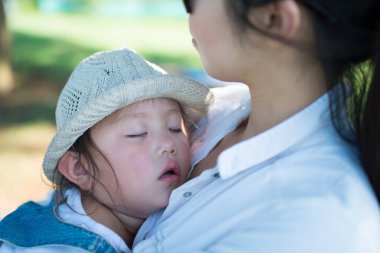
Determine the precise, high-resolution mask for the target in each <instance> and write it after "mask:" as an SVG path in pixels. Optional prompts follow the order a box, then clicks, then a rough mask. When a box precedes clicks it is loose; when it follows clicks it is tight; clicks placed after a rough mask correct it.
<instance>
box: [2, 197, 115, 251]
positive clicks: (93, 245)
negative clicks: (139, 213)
mask: <svg viewBox="0 0 380 253" xmlns="http://www.w3.org/2000/svg"><path fill="white" fill-rule="evenodd" d="M53 203H54V201H53V200H52V201H51V203H50V204H49V205H46V206H43V205H40V204H37V203H35V202H31V201H30V202H27V203H25V204H23V205H22V206H20V207H19V208H18V209H17V210H15V211H14V212H12V213H10V214H9V215H7V216H6V217H5V218H4V219H3V220H1V222H0V247H1V244H2V243H4V242H5V243H8V244H11V245H13V246H15V247H21V248H37V247H46V246H62V247H71V248H72V247H76V248H78V249H82V250H84V251H86V252H109V253H111V252H116V250H115V249H114V248H113V247H112V246H111V245H110V244H109V243H108V242H107V241H106V240H105V239H103V238H102V237H101V236H99V235H97V234H95V233H92V232H90V231H87V230H85V229H82V228H80V227H77V226H74V225H70V224H67V223H64V222H62V221H60V220H59V219H58V218H57V217H56V216H55V215H54V211H53Z"/></svg>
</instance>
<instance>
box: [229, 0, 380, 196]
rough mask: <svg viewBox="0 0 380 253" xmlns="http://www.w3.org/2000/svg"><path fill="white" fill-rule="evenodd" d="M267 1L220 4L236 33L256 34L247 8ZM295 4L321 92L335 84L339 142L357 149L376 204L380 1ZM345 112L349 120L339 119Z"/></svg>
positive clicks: (379, 177) (334, 108) (378, 184)
mask: <svg viewBox="0 0 380 253" xmlns="http://www.w3.org/2000/svg"><path fill="white" fill-rule="evenodd" d="M273 1H275V0H226V4H227V9H228V10H229V11H230V14H231V16H232V17H233V18H234V20H235V21H236V24H237V25H238V27H239V28H240V29H243V30H244V29H247V28H249V29H255V30H258V29H257V28H256V27H255V26H254V24H252V23H251V21H250V19H249V15H248V14H249V12H250V10H251V8H253V7H256V6H260V5H264V4H268V3H271V2H273ZM298 2H299V3H300V4H301V5H303V6H305V7H306V9H307V10H308V12H309V14H310V15H309V16H310V20H311V22H312V24H313V27H314V31H315V36H316V53H317V57H318V58H319V60H320V61H321V63H322V65H323V68H324V72H325V77H326V80H327V82H326V85H327V89H328V90H330V89H331V88H333V87H336V86H338V87H337V88H339V89H340V90H341V92H334V93H330V111H331V116H332V120H333V123H334V126H335V128H336V130H337V132H338V133H339V135H340V136H341V137H342V138H343V139H344V140H345V141H347V142H349V143H350V144H352V145H356V146H357V147H358V149H359V151H360V154H361V156H360V157H361V162H362V165H363V168H364V171H365V173H366V174H367V176H368V178H369V181H370V183H371V185H372V187H373V189H374V191H375V194H376V196H377V199H378V201H380V105H379V104H378V103H380V67H379V66H378V64H377V63H378V58H379V57H380V29H379V22H378V19H379V18H378V15H379V14H380V7H379V6H380V2H379V1H378V0H362V1H354V0H344V1H343V0H299V1H298ZM268 35H270V34H268ZM270 36H271V35H270ZM272 37H274V36H272ZM274 38H276V37H274ZM279 39H280V40H282V39H281V38H279ZM282 41H284V40H282ZM295 46H297V45H295ZM348 86H349V91H348V90H347V87H348ZM347 113H348V115H350V121H349V122H348V121H347V117H346V116H345V115H347Z"/></svg>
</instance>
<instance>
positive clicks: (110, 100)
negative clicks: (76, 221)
mask: <svg viewBox="0 0 380 253" xmlns="http://www.w3.org/2000/svg"><path fill="white" fill-rule="evenodd" d="M161 97H162V98H171V99H174V100H176V101H177V102H178V103H179V104H180V105H181V106H182V107H183V109H184V110H185V112H186V114H187V115H188V116H189V117H190V119H191V120H192V121H193V122H197V121H198V119H199V118H200V117H202V116H204V115H205V114H207V110H208V107H209V105H210V104H211V103H212V101H213V95H212V93H211V91H210V90H209V88H207V87H206V86H205V85H203V84H201V83H199V82H197V81H195V80H192V79H189V78H186V77H184V76H179V75H157V76H153V77H149V78H145V79H138V80H135V81H132V82H128V83H127V84H121V85H118V86H117V87H114V88H112V89H110V90H109V91H107V92H105V93H104V95H102V96H100V97H97V98H96V99H94V100H93V101H91V102H90V103H88V104H87V105H86V106H85V107H84V108H83V109H82V110H81V111H79V112H76V113H75V116H73V118H72V119H71V120H70V121H68V122H67V123H66V124H65V125H63V126H62V127H60V128H59V129H58V130H57V133H56V134H55V136H54V137H53V139H52V141H51V142H50V144H49V146H48V149H47V152H46V154H45V157H44V161H43V171H44V173H45V176H46V177H47V178H48V179H49V180H50V181H52V182H53V183H57V182H55V178H54V175H53V174H54V169H55V167H56V166H57V163H58V160H59V159H60V158H61V157H62V156H63V155H64V154H65V153H66V152H67V151H68V150H69V149H70V147H71V146H72V145H73V144H74V143H75V141H76V140H77V139H78V138H79V137H80V136H81V135H82V134H83V133H84V132H85V131H86V130H88V129H89V128H91V127H92V126H94V125H95V124H96V123H97V122H99V121H101V120H102V119H103V118H105V117H106V116H108V115H110V114H111V113H113V112H115V111H117V110H119V109H120V108H123V107H125V106H127V105H130V104H132V103H135V102H138V101H142V100H145V99H150V98H161Z"/></svg>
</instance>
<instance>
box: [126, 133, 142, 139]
mask: <svg viewBox="0 0 380 253" xmlns="http://www.w3.org/2000/svg"><path fill="white" fill-rule="evenodd" d="M145 135H146V133H141V134H128V135H127V137H128V138H141V137H144V136H145Z"/></svg>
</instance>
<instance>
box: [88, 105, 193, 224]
mask: <svg viewBox="0 0 380 253" xmlns="http://www.w3.org/2000/svg"><path fill="white" fill-rule="evenodd" d="M91 136H92V138H93V140H94V142H95V144H96V145H97V147H98V148H99V150H100V152H102V154H103V155H104V157H105V158H106V159H107V161H108V162H107V161H106V160H105V159H104V158H102V157H101V156H99V155H96V153H95V156H94V158H95V159H98V160H97V163H98V167H99V175H98V177H97V178H98V179H99V181H100V182H95V189H94V193H93V194H94V195H95V197H96V198H98V199H99V200H100V201H101V202H102V203H103V204H105V205H107V206H109V207H111V208H114V209H115V210H117V212H120V213H122V214H127V215H132V216H135V217H139V218H145V217H147V216H148V215H149V214H150V213H152V212H153V211H156V210H158V209H160V208H163V207H165V206H166V205H167V204H168V201H169V196H170V193H171V192H172V191H173V189H174V188H176V187H178V186H179V185H181V184H182V183H184V182H185V180H186V178H187V175H188V171H189V166H190V148H189V140H188V134H187V131H186V129H185V126H184V122H183V118H182V114H181V111H180V108H179V106H178V104H177V103H176V102H174V101H172V100H170V99H165V98H158V99H150V100H145V101H142V102H137V103H134V104H132V105H129V106H127V107H125V108H123V109H121V110H120V111H118V112H117V113H116V114H114V115H112V116H111V117H110V118H107V119H105V120H103V121H101V122H100V123H98V124H97V125H95V126H94V127H93V128H92V129H91ZM102 184H103V185H104V186H105V187H106V188H107V190H108V193H107V192H106V191H105V189H104V187H103V186H102ZM113 201H114V202H113Z"/></svg>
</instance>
